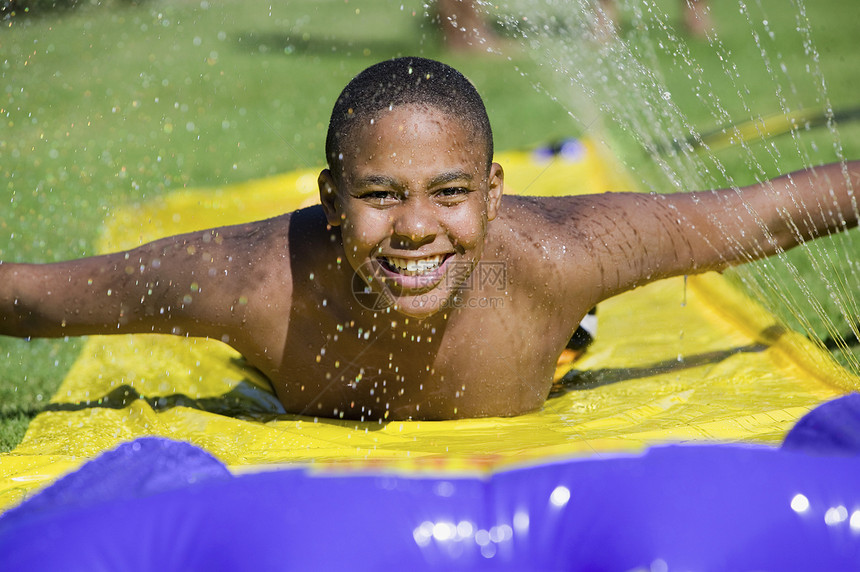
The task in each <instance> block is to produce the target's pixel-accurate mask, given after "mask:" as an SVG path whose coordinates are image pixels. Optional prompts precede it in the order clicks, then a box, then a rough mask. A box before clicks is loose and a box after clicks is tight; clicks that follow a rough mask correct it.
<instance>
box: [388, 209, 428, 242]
mask: <svg viewBox="0 0 860 572" xmlns="http://www.w3.org/2000/svg"><path fill="white" fill-rule="evenodd" d="M410 203H411V204H410ZM397 210H398V212H397V213H396V214H395V215H394V221H393V223H394V224H393V231H394V235H393V236H392V238H393V239H395V240H399V241H401V242H402V243H403V246H413V247H415V246H421V245H422V244H426V243H428V242H432V241H433V239H434V238H435V237H436V233H437V230H438V224H437V223H436V221H435V218H434V217H433V213H432V209H431V208H430V207H429V206H427V205H422V204H421V201H417V200H414V201H406V204H404V205H403V206H402V207H400V208H399V209H397Z"/></svg>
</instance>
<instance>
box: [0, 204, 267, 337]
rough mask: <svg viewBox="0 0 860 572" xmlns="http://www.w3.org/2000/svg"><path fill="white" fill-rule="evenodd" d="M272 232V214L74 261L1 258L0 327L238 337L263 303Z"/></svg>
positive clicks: (15, 332) (27, 333) (43, 333)
mask: <svg viewBox="0 0 860 572" xmlns="http://www.w3.org/2000/svg"><path fill="white" fill-rule="evenodd" d="M273 234H274V225H273V224H272V223H271V222H270V221H264V222H262V223H255V224H251V225H240V226H236V227H225V228H220V229H213V230H207V231H200V232H195V233H189V234H185V235H180V236H175V237H169V238H165V239H161V240H158V241H155V242H152V243H149V244H145V245H143V246H141V247H139V248H135V249H133V250H129V251H126V252H119V253H114V254H107V255H103V256H95V257H90V258H83V259H79V260H71V261H67V262H58V263H51V264H9V263H5V264H3V263H0V335H8V336H16V337H61V336H79V335H88V334H111V333H133V332H155V333H173V334H182V335H189V336H207V337H213V338H216V339H223V340H224V341H230V337H232V336H234V335H236V333H237V330H238V329H239V328H241V327H242V324H243V323H244V321H245V320H246V319H247V317H248V315H249V313H250V312H251V311H252V308H253V307H254V305H255V304H260V303H261V295H260V292H261V290H262V289H264V288H265V287H266V284H267V280H266V279H265V274H264V269H266V268H269V267H270V266H269V265H268V264H266V263H265V262H266V261H263V260H261V256H265V252H269V251H270V249H269V248H266V246H267V243H268V242H269V241H272V240H273V237H272V235H273ZM282 252H283V250H282ZM261 263H262V264H261ZM263 297H264V296H263Z"/></svg>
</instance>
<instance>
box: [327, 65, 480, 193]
mask: <svg viewBox="0 0 860 572" xmlns="http://www.w3.org/2000/svg"><path fill="white" fill-rule="evenodd" d="M408 104H416V105H431V106H433V107H435V108H437V109H439V110H441V111H443V112H445V113H447V114H449V115H450V116H452V117H455V118H457V119H461V120H463V121H464V122H466V123H468V124H469V127H470V128H471V129H473V130H474V132H475V133H476V135H478V137H480V139H482V140H483V142H484V144H485V145H486V153H487V168H488V169H489V166H490V163H491V162H492V160H493V132H492V130H491V129H490V119H489V117H487V110H486V108H485V107H484V102H483V100H482V99H481V96H480V95H479V94H478V90H476V89H475V86H473V85H472V83H471V82H470V81H469V80H468V79H466V77H465V76H464V75H463V74H461V73H460V72H458V71H457V70H455V69H454V68H452V67H451V66H448V65H446V64H443V63H441V62H437V61H435V60H429V59H426V58H418V57H402V58H395V59H392V60H387V61H384V62H380V63H378V64H375V65H372V66H370V67H369V68H367V69H365V70H364V71H362V72H361V73H359V74H358V75H357V76H355V77H354V78H353V79H352V81H350V82H349V84H347V86H346V87H345V88H344V89H343V91H342V92H341V94H340V96H339V97H338V98H337V101H336V102H335V104H334V109H333V110H332V112H331V120H330V121H329V125H328V134H327V136H326V143H325V153H326V159H327V161H328V165H329V168H330V169H331V171H332V173H333V175H334V176H335V177H340V165H341V162H340V158H341V149H343V146H344V142H345V141H347V140H348V139H349V138H350V137H351V136H352V131H353V129H354V127H355V126H356V125H359V124H360V123H361V122H363V121H369V120H370V119H371V118H373V117H374V116H375V115H376V114H377V113H378V112H380V111H382V110H384V109H393V108H394V107H398V106H400V105H408Z"/></svg>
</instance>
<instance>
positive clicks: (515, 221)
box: [493, 193, 716, 304]
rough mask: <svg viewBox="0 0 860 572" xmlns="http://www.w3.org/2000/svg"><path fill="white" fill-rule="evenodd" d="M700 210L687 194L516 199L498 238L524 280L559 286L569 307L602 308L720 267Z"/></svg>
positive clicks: (508, 205)
mask: <svg viewBox="0 0 860 572" xmlns="http://www.w3.org/2000/svg"><path fill="white" fill-rule="evenodd" d="M694 203H695V199H694V198H692V197H690V196H686V195H684V196H681V195H650V194H642V193H603V194H594V195H580V196H567V197H520V196H508V197H506V198H505V202H504V203H503V208H502V211H501V212H500V215H499V218H498V221H497V222H498V223H499V225H498V227H499V228H498V229H497V230H498V231H499V232H495V233H493V236H494V237H496V238H497V240H498V241H499V244H500V246H499V248H500V250H501V251H502V252H505V253H506V254H507V255H508V256H510V257H511V260H512V268H513V269H514V270H515V272H517V273H518V274H522V275H523V277H524V279H529V277H533V278H534V279H535V280H540V281H542V283H544V284H555V285H556V286H555V288H556V289H557V291H558V292H559V293H560V295H561V296H562V297H563V298H564V299H565V300H567V299H570V298H571V297H575V298H576V299H578V300H585V301H586V302H587V303H589V304H596V303H597V302H599V301H600V300H603V299H605V298H608V297H610V296H614V295H616V294H619V293H621V292H623V291H625V290H629V289H631V288H635V287H636V286H639V285H642V284H645V283H647V282H650V281H653V280H657V279H659V278H665V277H668V276H672V275H676V274H682V273H686V272H690V271H698V270H699V269H700V268H704V267H705V266H708V265H709V264H710V265H712V266H713V265H714V264H715V262H714V261H715V260H716V258H715V257H713V256H710V257H709V255H708V254H707V245H703V243H704V242H707V241H706V240H703V238H702V236H701V231H702V227H703V225H702V224H701V223H702V221H701V220H699V218H700V217H699V215H698V211H697V210H696V208H694V207H695V204H694ZM494 222H496V221H494ZM514 253H515V254H514Z"/></svg>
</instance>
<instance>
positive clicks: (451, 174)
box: [430, 170, 472, 187]
mask: <svg viewBox="0 0 860 572" xmlns="http://www.w3.org/2000/svg"><path fill="white" fill-rule="evenodd" d="M463 180H465V181H471V180H472V174H471V173H469V172H468V171H462V170H456V171H446V172H444V173H440V174H438V175H436V176H435V177H433V178H432V179H430V186H431V187H435V186H438V185H444V184H445V183H450V182H451V181H463Z"/></svg>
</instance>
